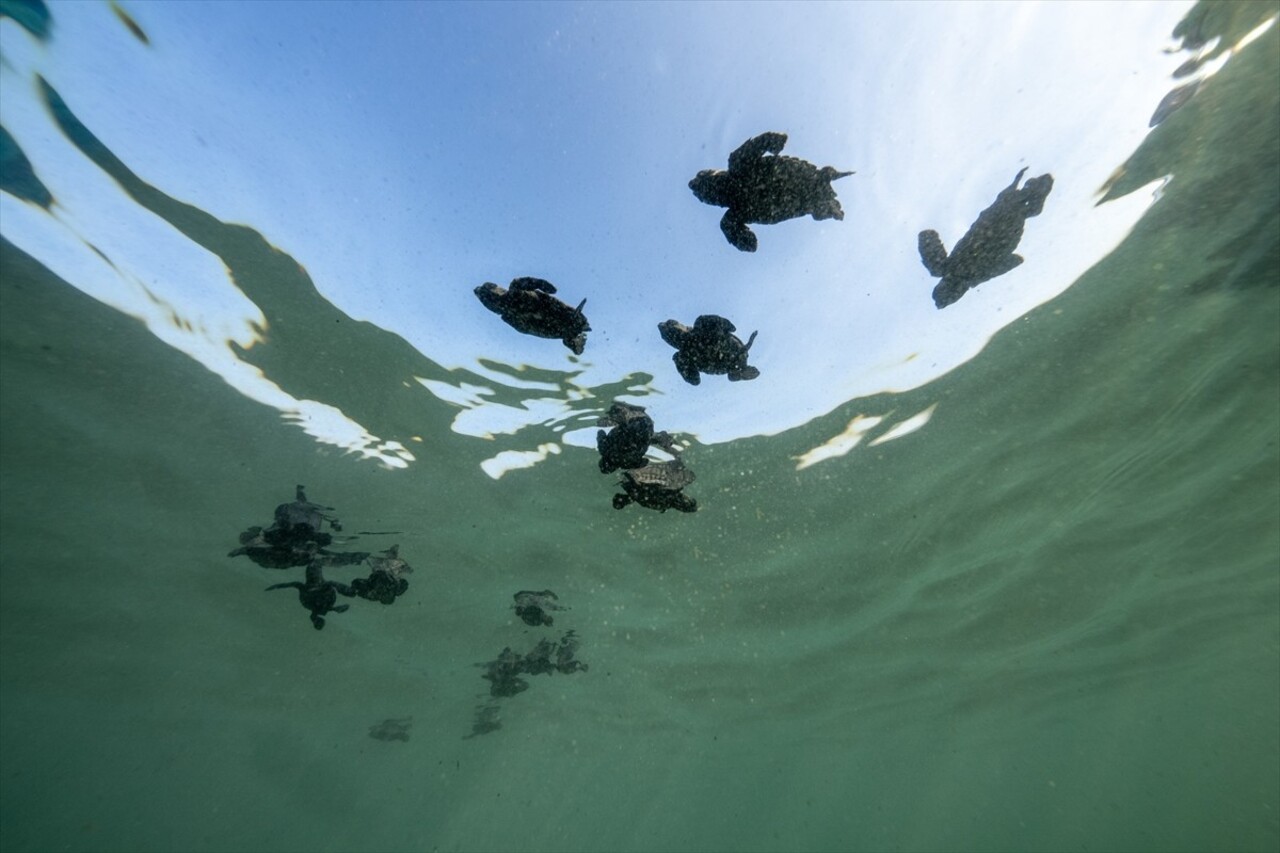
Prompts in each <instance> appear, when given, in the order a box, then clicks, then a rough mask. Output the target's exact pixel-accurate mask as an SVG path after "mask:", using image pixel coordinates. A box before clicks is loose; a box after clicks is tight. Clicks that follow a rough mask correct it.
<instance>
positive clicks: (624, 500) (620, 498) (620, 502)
mask: <svg viewBox="0 0 1280 853" xmlns="http://www.w3.org/2000/svg"><path fill="white" fill-rule="evenodd" d="M629 503H631V495H628V494H626V493H624V492H618V493H617V494H616V495H614V496H613V508H614V509H622V508H623V507H625V506H626V505H627V504H629Z"/></svg>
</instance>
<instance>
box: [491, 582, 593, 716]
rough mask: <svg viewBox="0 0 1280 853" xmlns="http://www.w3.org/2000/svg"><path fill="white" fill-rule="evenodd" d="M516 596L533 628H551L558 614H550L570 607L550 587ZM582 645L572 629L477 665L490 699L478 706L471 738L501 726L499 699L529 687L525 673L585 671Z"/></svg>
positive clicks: (521, 612)
mask: <svg viewBox="0 0 1280 853" xmlns="http://www.w3.org/2000/svg"><path fill="white" fill-rule="evenodd" d="M513 597H514V598H515V604H514V605H513V607H514V608H515V611H516V615H517V616H519V617H520V620H521V621H522V622H524V623H525V624H526V625H529V626H531V627H534V628H540V627H550V626H551V625H553V624H555V617H554V616H552V615H551V613H552V612H553V611H557V610H567V609H568V608H566V607H565V606H564V605H562V604H560V603H559V596H557V595H556V594H555V593H554V592H552V591H551V590H549V589H544V590H539V591H534V590H527V589H523V590H520V591H519V592H517V593H516V594H515V595H514V596H513ZM580 645H581V641H580V640H579V639H578V635H577V633H576V632H574V631H573V630H569V631H565V632H564V633H563V634H561V635H560V637H559V639H556V640H549V639H547V638H545V637H544V638H542V639H540V640H538V642H537V643H535V644H534V646H533V648H532V649H530V650H529V651H527V652H525V653H524V654H521V653H519V652H517V651H515V650H514V649H512V648H511V647H510V646H507V647H506V648H504V649H503V650H502V651H501V652H500V653H499V654H498V656H497V657H496V658H494V659H493V660H491V661H489V662H487V663H481V664H476V666H479V667H482V668H483V669H484V674H483V675H482V676H481V677H482V678H483V679H484V680H485V681H488V682H489V698H488V700H487V701H485V702H484V703H482V704H481V705H479V706H478V707H477V708H476V719H475V722H474V723H473V725H472V727H471V734H470V735H469V736H468V737H475V736H477V735H483V734H488V733H489V732H492V731H496V730H497V729H499V728H501V727H502V723H501V722H500V721H499V720H498V712H499V706H498V703H497V701H496V700H497V699H501V698H507V697H511V696H515V695H516V694H517V693H523V692H524V691H525V690H528V689H529V682H528V681H526V680H525V679H524V678H523V676H525V675H550V674H552V673H556V672H558V673H560V674H562V675H572V674H573V673H575V672H585V671H586V670H587V665H586V664H585V663H583V662H582V661H580V660H578V659H577V653H578V648H579V646H580Z"/></svg>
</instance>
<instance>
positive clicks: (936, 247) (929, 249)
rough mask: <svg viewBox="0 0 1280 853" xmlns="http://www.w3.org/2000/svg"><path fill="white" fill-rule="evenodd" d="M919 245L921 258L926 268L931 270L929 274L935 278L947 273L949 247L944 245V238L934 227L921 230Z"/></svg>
mask: <svg viewBox="0 0 1280 853" xmlns="http://www.w3.org/2000/svg"><path fill="white" fill-rule="evenodd" d="M919 246H920V260H921V261H922V262H923V263H924V268H925V269H927V270H928V271H929V275H931V276H933V277H934V278H941V277H942V276H944V275H946V269H947V247H946V246H944V245H942V238H941V237H939V236H938V232H937V231H934V230H932V229H930V230H928V231H921V232H920V239H919ZM939 286H941V285H939Z"/></svg>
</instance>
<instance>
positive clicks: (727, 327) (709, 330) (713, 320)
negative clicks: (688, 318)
mask: <svg viewBox="0 0 1280 853" xmlns="http://www.w3.org/2000/svg"><path fill="white" fill-rule="evenodd" d="M693 330H694V331H695V332H701V333H702V334H704V335H711V334H715V335H724V334H729V333H730V332H736V331H738V327H737V326H735V325H733V323H732V321H730V320H729V319H728V318H726V317H721V316H720V315H719V314H699V315H698V318H697V319H696V320H694V321H693Z"/></svg>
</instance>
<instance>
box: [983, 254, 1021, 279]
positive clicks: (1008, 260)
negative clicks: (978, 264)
mask: <svg viewBox="0 0 1280 853" xmlns="http://www.w3.org/2000/svg"><path fill="white" fill-rule="evenodd" d="M1022 261H1023V257H1022V255H1015V254H1013V253H1009V254H1008V255H1005V256H1004V257H1003V258H1001V259H1000V260H998V261H996V262H995V263H994V264H992V265H991V275H990V276H988V277H987V279H986V280H987V281H990V280H991V279H993V278H998V277H999V276H1002V275H1004V274H1005V273H1007V272H1012V271H1013V270H1015V269H1017V268H1018V267H1019V266H1021V265H1022Z"/></svg>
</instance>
